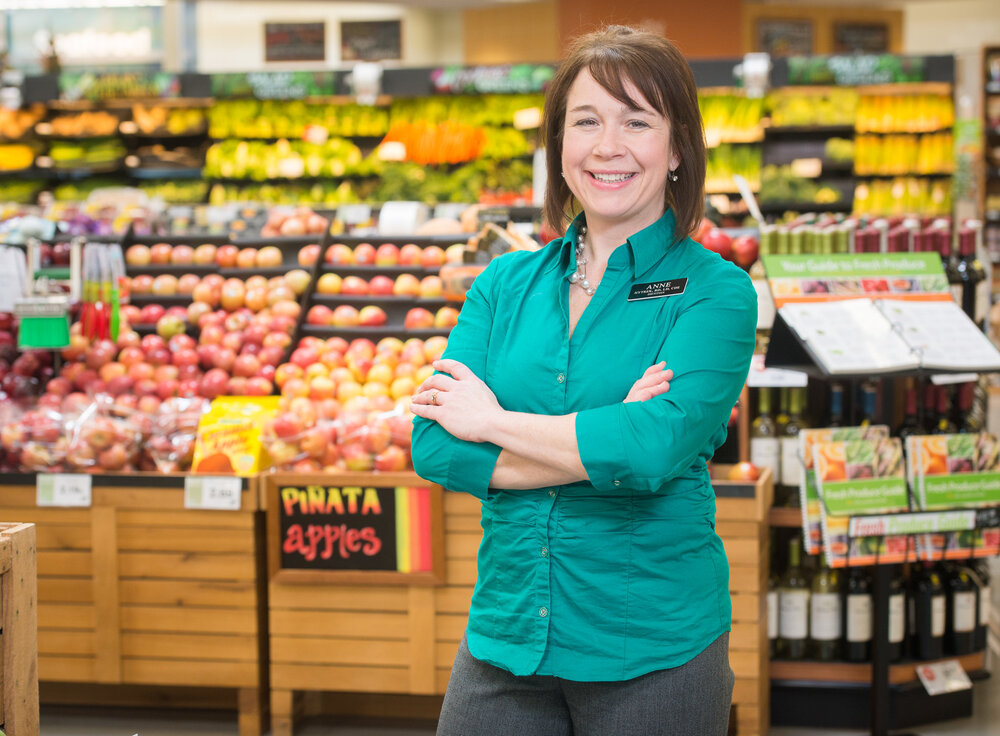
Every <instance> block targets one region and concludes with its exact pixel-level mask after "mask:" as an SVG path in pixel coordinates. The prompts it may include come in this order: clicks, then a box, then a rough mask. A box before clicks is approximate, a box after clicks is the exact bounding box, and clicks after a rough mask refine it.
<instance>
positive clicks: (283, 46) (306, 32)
mask: <svg viewBox="0 0 1000 736" xmlns="http://www.w3.org/2000/svg"><path fill="white" fill-rule="evenodd" d="M264 60H265V61H325V60H326V23H324V22H323V21H317V22H313V23H265V24H264Z"/></svg>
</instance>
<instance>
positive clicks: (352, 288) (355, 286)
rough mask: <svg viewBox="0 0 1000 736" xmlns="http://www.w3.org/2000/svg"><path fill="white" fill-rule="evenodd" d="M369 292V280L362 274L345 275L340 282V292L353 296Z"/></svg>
mask: <svg viewBox="0 0 1000 736" xmlns="http://www.w3.org/2000/svg"><path fill="white" fill-rule="evenodd" d="M368 292H369V287H368V282H367V281H365V280H364V279H363V278H361V277H360V276H345V277H344V280H343V281H342V282H341V284H340V293H341V294H349V295H351V296H363V295H367V294H368Z"/></svg>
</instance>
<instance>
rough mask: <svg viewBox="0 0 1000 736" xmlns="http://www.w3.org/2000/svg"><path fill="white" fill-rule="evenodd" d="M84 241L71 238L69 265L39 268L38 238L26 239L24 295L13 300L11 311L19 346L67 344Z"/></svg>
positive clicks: (47, 347) (77, 291)
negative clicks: (71, 309)
mask: <svg viewBox="0 0 1000 736" xmlns="http://www.w3.org/2000/svg"><path fill="white" fill-rule="evenodd" d="M84 242H85V239H84V238H82V237H77V238H74V239H73V240H72V241H71V242H70V254H69V267H68V268H67V267H66V266H56V267H52V268H42V267H40V266H38V265H37V264H39V263H40V258H39V255H40V247H41V241H39V240H37V239H34V238H32V239H29V240H28V242H27V272H26V276H27V279H26V283H25V296H23V297H21V298H20V299H17V300H16V301H15V302H14V314H16V315H17V317H18V319H19V320H20V326H19V329H18V336H17V345H18V348H20V349H22V350H24V349H28V348H44V349H46V350H53V349H59V348H64V347H67V346H69V313H70V307H71V306H72V305H73V304H74V303H75V302H77V301H79V299H80V292H81V280H82V279H81V266H82V262H83V245H84Z"/></svg>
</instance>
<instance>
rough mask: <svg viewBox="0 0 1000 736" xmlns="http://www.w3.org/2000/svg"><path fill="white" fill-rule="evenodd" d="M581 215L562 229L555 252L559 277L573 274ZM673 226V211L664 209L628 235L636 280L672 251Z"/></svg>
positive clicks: (581, 224)
mask: <svg viewBox="0 0 1000 736" xmlns="http://www.w3.org/2000/svg"><path fill="white" fill-rule="evenodd" d="M584 221H585V218H584V215H583V213H582V212H581V213H580V214H578V215H577V216H576V217H574V218H573V222H571V223H570V225H569V227H568V228H567V229H566V234H565V235H564V236H563V237H562V240H561V241H560V243H559V251H560V254H561V257H562V263H563V275H564V276H565V277H566V278H569V276H570V275H572V274H573V272H574V271H576V257H575V255H574V253H575V250H574V249H575V247H576V238H577V236H578V235H579V232H580V228H581V227H582V226H583V225H584ZM676 225H677V218H676V217H674V211H673V210H672V209H667V211H666V212H664V213H663V216H662V217H661V218H660V219H659V220H657V221H656V222H654V223H653V224H652V225H649V226H648V227H645V228H643V229H642V230H640V231H639V232H637V233H635V234H634V235H631V236H629V238H628V240H626V241H625V242H626V243H627V244H628V246H629V251H630V253H631V254H632V272H633V275H634V276H635V277H639V276H641V275H642V274H644V273H646V272H647V271H648V270H649V269H651V268H652V267H653V266H655V265H656V264H657V263H659V262H660V260H661V259H662V258H663V256H664V255H666V254H667V252H668V251H669V250H671V249H672V248H673V246H674V245H675V243H674V230H675V228H676Z"/></svg>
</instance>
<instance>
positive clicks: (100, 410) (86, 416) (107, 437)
mask: <svg viewBox="0 0 1000 736" xmlns="http://www.w3.org/2000/svg"><path fill="white" fill-rule="evenodd" d="M149 427H150V423H149V421H148V417H145V416H143V415H142V414H141V412H138V411H136V410H135V409H133V408H132V407H131V405H130V404H129V403H119V402H117V401H116V399H115V397H113V396H110V395H108V394H98V395H94V396H93V397H92V401H91V403H90V405H89V406H87V407H86V408H85V409H84V410H83V412H82V413H80V414H79V415H78V416H76V417H75V418H73V419H72V420H70V421H69V422H68V423H67V430H68V431H67V434H68V437H69V447H68V448H67V451H66V467H67V469H69V470H71V471H75V472H80V473H103V472H117V471H124V470H135V469H136V468H137V467H138V464H139V451H140V449H141V447H142V441H143V439H144V434H146V433H147V432H148V429H149ZM144 429H145V430H147V432H144Z"/></svg>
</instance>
